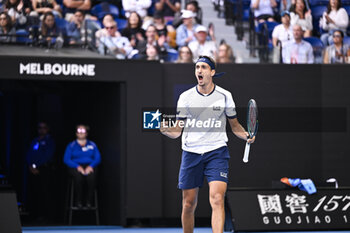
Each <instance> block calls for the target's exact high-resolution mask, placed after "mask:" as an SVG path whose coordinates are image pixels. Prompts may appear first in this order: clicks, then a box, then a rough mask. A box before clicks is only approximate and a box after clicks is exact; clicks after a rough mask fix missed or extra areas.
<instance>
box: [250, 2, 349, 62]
mask: <svg viewBox="0 0 350 233" xmlns="http://www.w3.org/2000/svg"><path fill="white" fill-rule="evenodd" d="M342 1H343V3H344V4H346V5H347V6H350V1H349V2H347V1H346V0H329V1H328V3H327V5H326V1H324V0H282V1H276V0H252V1H251V2H250V10H251V11H252V13H253V17H254V22H255V25H256V29H255V30H256V31H258V33H259V30H260V29H261V28H263V27H261V25H262V24H265V25H269V26H266V27H265V28H267V29H266V30H268V31H269V37H270V40H271V45H272V47H273V57H272V60H273V62H274V63H348V62H350V59H349V57H348V46H349V44H348V43H349V42H348V39H347V36H348V35H347V34H348V32H349V31H350V30H349V29H350V27H349V15H348V12H349V10H350V8H349V7H348V8H346V9H345V8H344V7H343V3H342ZM347 10H348V11H347ZM259 26H260V27H259ZM264 35H266V34H264ZM258 39H259V38H258ZM261 41H262V40H261V39H260V41H259V43H260V44H259V45H260V46H261ZM264 41H267V40H264ZM335 56H337V58H335ZM331 57H333V58H331Z"/></svg>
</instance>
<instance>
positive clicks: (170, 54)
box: [165, 49, 179, 62]
mask: <svg viewBox="0 0 350 233" xmlns="http://www.w3.org/2000/svg"><path fill="white" fill-rule="evenodd" d="M178 56H179V53H178V52H177V51H176V50H175V49H171V50H168V56H167V58H166V60H165V61H166V62H174V61H176V60H177V58H178Z"/></svg>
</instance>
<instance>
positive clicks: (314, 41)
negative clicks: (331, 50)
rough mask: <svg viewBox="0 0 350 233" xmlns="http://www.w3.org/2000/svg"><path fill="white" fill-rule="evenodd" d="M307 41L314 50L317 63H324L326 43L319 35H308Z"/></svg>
mask: <svg viewBox="0 0 350 233" xmlns="http://www.w3.org/2000/svg"><path fill="white" fill-rule="evenodd" d="M304 40H305V41H307V42H309V43H310V44H311V46H312V48H313V50H314V57H315V63H322V54H323V49H324V45H323V43H322V41H321V40H320V39H319V38H317V37H306V38H304Z"/></svg>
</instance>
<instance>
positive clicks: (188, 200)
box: [178, 151, 204, 233]
mask: <svg viewBox="0 0 350 233" xmlns="http://www.w3.org/2000/svg"><path fill="white" fill-rule="evenodd" d="M203 168H204V165H203V163H202V156H201V155H199V154H195V153H191V152H186V151H183V153H182V159H181V167H180V172H179V184H178V187H179V189H181V190H182V214H181V220H182V227H183V232H184V233H192V232H193V228H194V211H195V209H196V206H197V196H198V190H199V187H201V186H202V184H203V178H204V177H203V175H204V174H203Z"/></svg>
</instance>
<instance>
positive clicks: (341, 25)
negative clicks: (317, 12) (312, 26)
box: [320, 8, 349, 31]
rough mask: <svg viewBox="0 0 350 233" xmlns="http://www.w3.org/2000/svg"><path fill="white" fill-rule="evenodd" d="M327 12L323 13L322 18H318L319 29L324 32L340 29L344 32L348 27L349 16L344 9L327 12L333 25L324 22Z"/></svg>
mask: <svg viewBox="0 0 350 233" xmlns="http://www.w3.org/2000/svg"><path fill="white" fill-rule="evenodd" d="M326 14H327V11H325V12H323V15H322V17H321V18H320V27H321V28H322V29H324V30H326V31H328V30H334V29H340V30H343V31H346V28H347V27H348V25H349V15H348V13H347V12H346V10H345V9H344V8H340V9H339V10H338V11H331V12H329V14H328V16H329V18H331V19H332V20H333V21H334V23H335V24H334V23H328V24H327V20H326Z"/></svg>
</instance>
